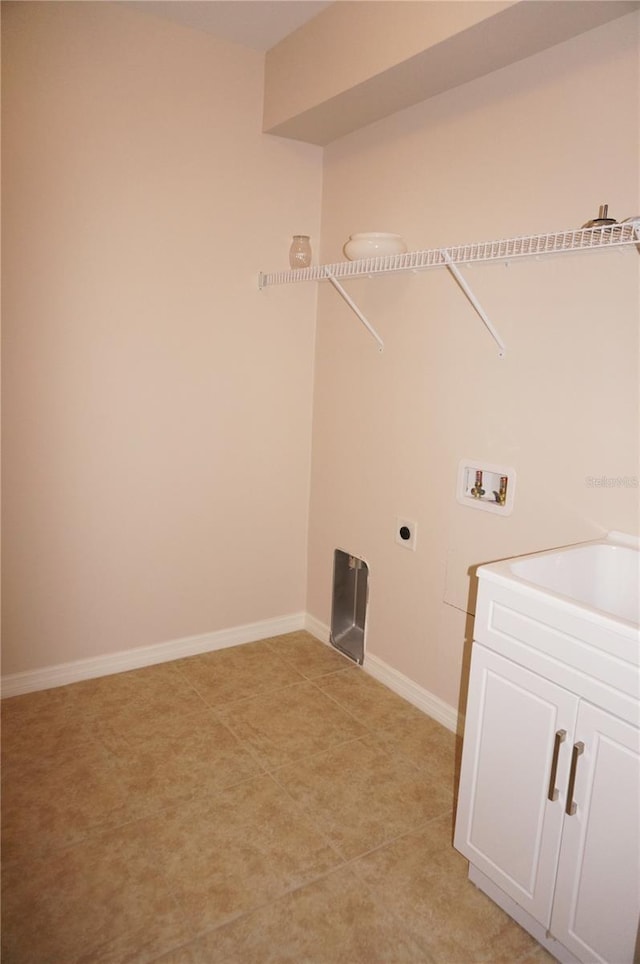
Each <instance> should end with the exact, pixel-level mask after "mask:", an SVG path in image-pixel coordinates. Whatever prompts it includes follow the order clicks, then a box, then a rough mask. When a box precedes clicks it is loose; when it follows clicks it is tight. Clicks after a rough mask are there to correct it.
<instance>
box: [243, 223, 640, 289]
mask: <svg viewBox="0 0 640 964" xmlns="http://www.w3.org/2000/svg"><path fill="white" fill-rule="evenodd" d="M639 241H640V220H638V221H627V222H625V223H623V224H611V225H605V226H603V227H596V228H579V229H577V230H572V231H558V232H556V233H554V234H534V235H526V236H522V237H517V238H505V239H501V240H498V241H479V242H475V243H472V244H462V245H453V246H451V247H445V248H430V249H428V250H425V251H408V252H406V253H405V254H394V255H385V256H382V257H377V258H362V259H360V260H359V261H339V262H337V263H336V264H326V265H313V266H312V267H309V268H295V269H292V270H289V271H275V272H270V273H269V274H260V278H259V287H260V288H266V287H268V286H269V285H283V284H294V283H296V282H300V281H327V280H329V279H330V278H358V277H363V276H370V275H376V274H388V273H390V272H400V271H423V270H426V269H428V268H446V267H450V266H451V265H452V264H453V265H467V264H474V263H477V262H481V261H511V260H513V259H514V258H532V257H540V256H541V255H551V254H565V253H569V252H571V251H584V250H586V249H602V248H615V247H620V246H621V245H627V244H638V243H639Z"/></svg>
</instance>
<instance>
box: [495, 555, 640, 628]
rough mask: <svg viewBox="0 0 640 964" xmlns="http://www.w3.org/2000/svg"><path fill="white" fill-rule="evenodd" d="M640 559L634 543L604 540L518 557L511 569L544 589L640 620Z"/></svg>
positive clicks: (623, 616)
mask: <svg viewBox="0 0 640 964" xmlns="http://www.w3.org/2000/svg"><path fill="white" fill-rule="evenodd" d="M639 558H640V553H639V552H638V550H637V549H634V548H631V547H630V546H627V545H618V544H614V543H612V542H600V543H591V544H589V545H584V546H578V547H576V548H572V549H558V550H557V551H552V552H545V553H543V554H542V555H539V556H529V557H528V558H525V559H521V560H519V561H518V560H515V561H513V562H511V563H510V568H511V572H512V573H513V574H514V576H518V577H519V578H521V579H524V580H526V581H527V582H530V583H533V584H534V585H536V586H540V587H541V588H542V589H547V590H549V591H550V592H553V593H556V594H558V595H560V596H567V597H569V599H573V600H575V601H576V602H579V603H582V604H583V605H585V606H590V607H592V608H593V609H598V610H600V612H603V613H608V614H610V615H612V616H617V617H618V618H619V619H624V620H628V621H629V622H632V623H639V622H640V591H639V586H640V582H639V577H640V568H639V566H638V560H639Z"/></svg>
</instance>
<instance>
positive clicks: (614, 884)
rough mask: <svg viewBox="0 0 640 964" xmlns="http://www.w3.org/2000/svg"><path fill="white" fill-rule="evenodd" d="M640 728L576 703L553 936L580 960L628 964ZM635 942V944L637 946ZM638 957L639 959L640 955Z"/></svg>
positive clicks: (637, 859)
mask: <svg viewBox="0 0 640 964" xmlns="http://www.w3.org/2000/svg"><path fill="white" fill-rule="evenodd" d="M638 735H639V734H638V730H637V729H636V728H635V727H633V726H630V725H629V724H628V723H625V722H623V721H622V720H619V719H617V718H616V717H613V716H611V715H610V714H608V713H605V712H604V711H603V710H600V709H597V708H596V707H594V706H591V704H589V703H581V704H580V708H579V711H578V721H577V725H576V734H575V742H576V743H580V744H583V745H584V750H583V751H582V754H581V755H580V756H578V755H576V775H575V787H574V793H573V800H574V802H575V812H574V813H573V814H572V815H567V816H566V817H565V822H564V829H563V834H562V844H561V848H560V862H559V865H558V879H557V884H556V897H555V903H554V910H553V917H552V922H551V931H552V933H553V936H554V937H555V938H557V940H559V941H560V942H561V943H562V944H564V945H565V947H567V948H569V950H570V951H572V952H573V953H574V954H575V955H576V956H577V957H578V958H579V959H580V960H582V961H606V962H607V964H631V962H632V961H634V960H636V959H637V958H636V957H634V954H636V953H638V948H637V947H636V940H637V934H638V921H639V918H640V747H639V743H638ZM639 943H640V942H639ZM639 957H640V955H639Z"/></svg>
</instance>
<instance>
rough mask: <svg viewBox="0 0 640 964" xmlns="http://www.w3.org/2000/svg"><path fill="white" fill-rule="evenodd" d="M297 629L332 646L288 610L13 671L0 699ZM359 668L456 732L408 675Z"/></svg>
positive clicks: (451, 715) (324, 632)
mask: <svg viewBox="0 0 640 964" xmlns="http://www.w3.org/2000/svg"><path fill="white" fill-rule="evenodd" d="M301 629H306V630H307V632H309V633H311V635H312V636H315V638H316V639H318V640H320V642H322V643H326V644H327V645H330V643H329V636H330V630H329V627H328V626H327V625H325V624H324V623H322V622H320V620H319V619H316V618H315V616H311V615H310V614H309V613H292V614H291V615H290V616H280V617H277V618H275V619H264V620H262V621H261V622H258V623H248V624H247V625H245V626H234V627H233V628H232V629H221V630H218V631H217V632H213V633H203V634H202V635H199V636H187V637H185V638H184V639H174V640H171V641H169V642H167V643H157V644H156V645H154V646H139V647H137V648H136V649H128V650H124V651H122V652H119V653H106V654H105V655H104V656H94V657H92V658H90V659H78V660H74V661H73V662H70V663H59V664H58V665H56V666H45V667H43V668H42V669H36V670H28V671H26V672H24V673H13V674H11V675H9V676H3V677H2V697H3V699H4V698H5V697H9V696H21V695H22V694H23V693H33V692H35V691H36V690H47V689H52V688H53V687H55V686H66V685H67V683H77V682H79V681H80V680H85V679H94V678H95V677H97V676H110V675H111V674H112V673H123V672H126V671H127V670H131V669H141V668H142V667H144V666H153V665H154V664H156V663H166V662H168V661H170V660H172V659H181V658H183V657H185V656H197V655H198V654H199V653H211V652H213V651H214V650H217V649H226V648H227V647H229V646H239V645H241V644H242V643H253V642H255V641H257V640H259V639H268V638H269V637H270V636H281V635H283V634H284V633H294V632H296V631H298V630H301ZM362 668H363V669H364V671H365V672H366V673H369V675H370V676H373V677H374V678H375V679H377V680H378V681H379V682H380V683H383V684H384V685H385V686H388V687H389V689H390V690H393V692H394V693H397V694H398V695H399V696H402V697H403V699H405V700H407V701H408V702H409V703H412V704H413V706H417V707H418V709H419V710H422V712H423V713H426V714H427V715H428V716H431V717H433V719H434V720H437V721H438V723H441V724H442V725H443V726H446V728H447V729H448V730H452V731H453V732H454V733H455V732H456V730H458V713H457V710H455V709H454V707H452V706H449V704H448V703H445V702H444V701H443V700H441V699H439V697H437V696H434V695H433V693H430V692H429V691H428V690H425V689H424V688H423V687H422V686H419V685H418V684H417V683H414V682H413V680H411V679H409V677H408V676H404V675H403V674H402V673H400V672H398V670H396V669H394V668H393V667H392V666H389V665H388V664H387V663H385V662H384V661H383V660H381V659H379V657H377V656H373V655H369V654H367V653H365V658H364V664H363V667H362Z"/></svg>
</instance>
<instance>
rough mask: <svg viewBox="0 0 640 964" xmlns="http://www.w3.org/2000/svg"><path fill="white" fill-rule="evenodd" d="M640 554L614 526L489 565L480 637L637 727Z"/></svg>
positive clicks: (481, 593)
mask: <svg viewBox="0 0 640 964" xmlns="http://www.w3.org/2000/svg"><path fill="white" fill-rule="evenodd" d="M639 559H640V540H639V539H637V538H636V537H633V536H626V535H624V534H622V533H617V532H612V533H609V535H608V537H607V538H606V539H601V540H597V541H594V542H587V543H582V544H581V545H575V546H567V547H565V548H561V549H550V550H548V551H546V552H538V553H535V554H533V555H529V556H520V557H519V558H514V559H505V560H503V561H501V562H494V563H490V564H488V565H485V566H481V567H480V568H479V569H478V578H479V589H478V600H477V607H476V617H475V624H474V639H475V640H476V641H477V642H480V643H483V644H484V645H485V646H487V647H489V648H490V649H494V650H495V651H496V652H500V653H502V655H504V656H506V657H508V658H512V659H514V660H516V661H517V662H519V663H520V664H521V665H524V666H528V667H529V668H531V669H532V670H534V671H535V672H537V673H539V674H540V675H543V676H546V677H547V678H548V679H551V680H553V681H555V682H557V683H559V685H561V686H566V687H567V689H571V690H572V691H574V692H578V691H580V692H581V693H582V695H583V696H584V697H585V698H586V699H589V700H591V701H592V702H594V703H595V704H596V705H599V706H605V705H606V707H607V709H609V710H610V711H611V712H612V713H616V714H617V715H618V716H620V717H622V718H624V719H627V720H629V721H630V722H633V723H634V724H635V725H637V723H638V717H639V712H640V709H639V702H638V700H639V696H640V571H639Z"/></svg>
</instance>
